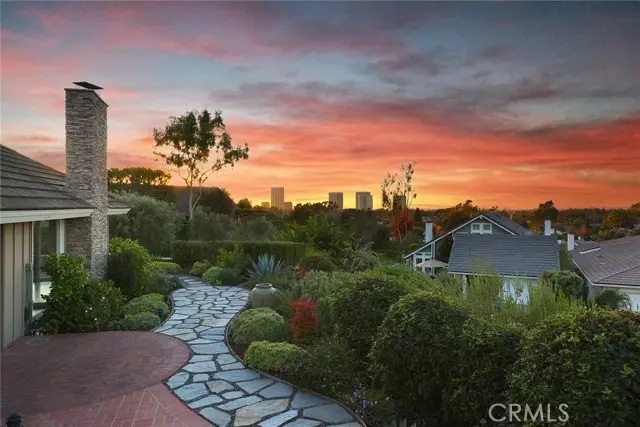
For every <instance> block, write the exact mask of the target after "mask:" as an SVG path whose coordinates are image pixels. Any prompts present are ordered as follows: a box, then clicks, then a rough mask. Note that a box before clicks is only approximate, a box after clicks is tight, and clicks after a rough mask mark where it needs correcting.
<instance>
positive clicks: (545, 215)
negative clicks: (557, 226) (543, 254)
mask: <svg viewBox="0 0 640 427" xmlns="http://www.w3.org/2000/svg"><path fill="white" fill-rule="evenodd" d="M558 213H559V211H558V208H556V206H555V205H554V204H553V200H547V201H546V202H544V203H540V204H539V205H538V209H536V210H535V211H533V217H534V219H535V226H536V227H538V228H539V229H542V227H543V224H544V220H545V219H550V220H551V223H554V222H556V221H557V219H558Z"/></svg>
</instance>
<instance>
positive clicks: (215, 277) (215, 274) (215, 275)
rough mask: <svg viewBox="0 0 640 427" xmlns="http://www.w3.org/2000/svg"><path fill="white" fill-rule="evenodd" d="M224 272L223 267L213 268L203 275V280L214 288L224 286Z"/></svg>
mask: <svg viewBox="0 0 640 427" xmlns="http://www.w3.org/2000/svg"><path fill="white" fill-rule="evenodd" d="M222 270H223V268H222V267H211V268H210V269H208V270H207V271H206V272H205V273H204V274H203V275H202V279H203V280H205V281H207V282H209V283H210V284H212V285H213V286H220V285H223V283H222V281H221V280H220V273H222Z"/></svg>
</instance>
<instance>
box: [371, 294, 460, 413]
mask: <svg viewBox="0 0 640 427" xmlns="http://www.w3.org/2000/svg"><path fill="white" fill-rule="evenodd" d="M468 316H469V315H468V313H467V311H466V310H465V309H464V307H463V306H462V305H461V303H460V302H458V301H457V300H455V299H454V298H452V297H450V296H447V295H444V294H440V293H436V292H432V291H424V292H418V293H415V294H410V295H406V296H404V297H403V298H402V299H400V300H399V301H398V302H397V303H395V304H393V305H392V306H391V308H390V309H389V312H388V313H387V315H386V317H385V318H384V321H383V322H382V325H381V326H380V328H379V330H378V333H377V335H376V338H375V341H374V343H373V346H372V348H371V354H370V357H371V360H372V368H371V371H372V372H373V373H375V374H376V375H377V377H378V379H379V380H380V382H381V384H382V386H383V388H384V389H385V390H386V391H387V392H390V393H391V396H392V397H393V398H394V399H395V400H396V404H398V405H400V406H401V408H402V412H403V415H406V416H410V417H414V416H416V415H420V414H422V415H424V416H438V414H441V410H442V395H441V393H442V390H443V389H444V388H445V387H446V386H447V384H448V380H449V376H450V373H451V371H452V368H453V367H454V365H455V363H456V361H455V359H454V358H453V357H452V354H451V353H452V350H453V349H455V348H456V347H457V346H458V343H459V341H460V336H461V335H462V330H463V326H464V324H465V322H466V320H467V318H468Z"/></svg>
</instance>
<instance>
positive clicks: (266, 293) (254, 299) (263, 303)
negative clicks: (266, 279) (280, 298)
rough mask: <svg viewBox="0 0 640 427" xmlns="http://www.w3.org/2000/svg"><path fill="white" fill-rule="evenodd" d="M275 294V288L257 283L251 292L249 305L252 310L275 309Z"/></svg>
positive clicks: (268, 284)
mask: <svg viewBox="0 0 640 427" xmlns="http://www.w3.org/2000/svg"><path fill="white" fill-rule="evenodd" d="M276 292H277V290H276V288H274V287H273V285H272V284H271V283H258V284H257V285H256V286H255V287H254V288H253V290H252V291H251V305H252V306H253V308H260V307H271V308H273V307H275V305H276V302H277V296H276Z"/></svg>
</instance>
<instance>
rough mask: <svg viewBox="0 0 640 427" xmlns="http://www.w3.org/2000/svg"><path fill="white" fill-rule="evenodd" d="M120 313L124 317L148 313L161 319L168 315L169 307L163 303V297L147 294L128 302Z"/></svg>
mask: <svg viewBox="0 0 640 427" xmlns="http://www.w3.org/2000/svg"><path fill="white" fill-rule="evenodd" d="M122 312H123V313H124V314H125V315H127V314H131V315H136V314H140V313H144V312H149V313H154V314H157V315H158V317H160V318H162V319H163V318H165V317H167V315H168V314H169V306H168V305H167V304H166V303H165V302H164V296H162V295H161V294H147V295H142V296H141V297H138V298H134V299H132V300H131V301H129V302H128V303H127V304H126V305H125V306H124V308H123V310H122Z"/></svg>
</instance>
